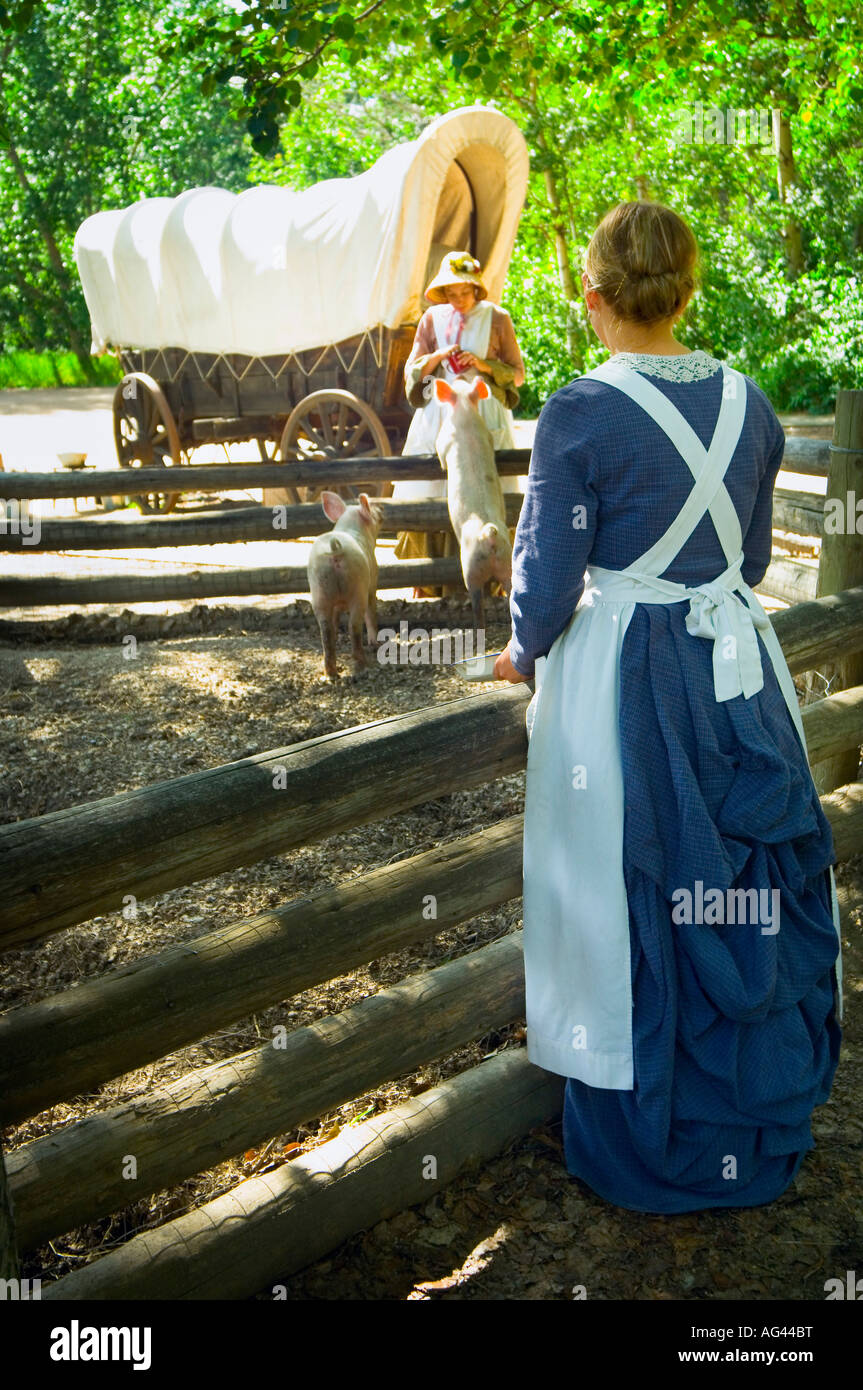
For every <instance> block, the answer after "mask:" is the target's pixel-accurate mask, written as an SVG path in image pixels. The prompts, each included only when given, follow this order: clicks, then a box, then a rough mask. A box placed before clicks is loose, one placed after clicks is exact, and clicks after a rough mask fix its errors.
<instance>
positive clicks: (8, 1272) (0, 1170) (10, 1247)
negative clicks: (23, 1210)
mask: <svg viewBox="0 0 863 1390" xmlns="http://www.w3.org/2000/svg"><path fill="white" fill-rule="evenodd" d="M18 1274H19V1270H18V1247H17V1243H16V1240H15V1217H14V1214H13V1212H12V1197H11V1194H10V1192H9V1184H8V1182H7V1180H6V1163H5V1161H4V1158H3V1143H2V1141H0V1279H17V1278H18Z"/></svg>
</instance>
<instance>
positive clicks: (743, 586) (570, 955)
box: [495, 202, 841, 1212]
mask: <svg viewBox="0 0 863 1390" xmlns="http://www.w3.org/2000/svg"><path fill="white" fill-rule="evenodd" d="M696 261H697V246H696V243H695V238H694V236H693V234H692V232H691V230H690V228H689V227H688V226H687V225H686V223H685V222H684V221H683V220H682V219H681V218H680V217H679V216H677V214H676V213H674V212H673V211H671V210H670V209H669V208H666V207H663V206H662V205H660V204H656V203H646V202H645V203H641V202H640V203H622V204H620V205H619V206H618V207H616V208H614V209H613V210H612V211H611V212H610V213H608V214H607V216H606V217H605V218H604V219H603V221H602V222H601V223H600V225H599V227H598V228H597V230H596V232H595V234H594V236H593V238H592V240H591V243H590V247H589V249H588V254H587V258H586V262H585V274H584V276H583V283H584V288H585V297H586V301H587V306H588V312H589V315H590V320H591V323H592V325H593V327H594V329H595V331H596V333H597V335H598V337H599V338H600V339H601V341H602V342H603V343H604V344H605V346H606V347H607V348H608V349H609V352H610V353H611V357H610V359H609V361H608V362H606V363H604V364H603V366H602V367H600V368H597V369H595V370H594V371H593V372H589V373H587V374H586V375H585V376H583V377H579V378H577V379H576V380H574V381H572V382H571V383H570V384H569V385H568V386H565V387H564V388H563V389H562V390H560V391H557V392H555V394H554V395H553V396H552V397H551V398H550V399H549V401H548V402H547V403H546V405H545V407H544V409H543V411H542V414H541V415H540V419H539V423H538V425H537V431H536V439H535V443H534V448H533V455H532V460H531V468H530V474H529V477H528V482H527V488H526V492H525V499H524V504H523V507H522V512H521V517H520V520H519V524H518V530H517V532H516V541H515V547H514V552H513V577H512V592H511V598H510V608H511V614H512V638H511V640H510V642H509V644H508V646H507V648H506V650H505V652H504V653H503V654H502V655H501V656H500V657H499V658H498V661H497V664H496V666H495V675H496V677H498V678H499V679H506V680H509V681H521V680H527V679H530V678H531V677H532V676H533V675H535V676H536V694H535V695H534V698H533V700H532V701H531V703H530V706H529V708H528V716H527V723H528V733H529V738H530V742H529V746H528V762H527V781H526V796H525V838H524V950H525V983H526V999H527V1025H528V1056H529V1057H530V1059H531V1060H532V1061H534V1062H535V1063H537V1065H539V1066H542V1067H544V1068H546V1069H547V1070H550V1071H554V1072H557V1073H558V1074H560V1075H563V1076H566V1077H567V1078H568V1080H567V1085H566V1092H565V1104H564V1115H563V1127H564V1150H565V1156H566V1164H567V1168H568V1170H569V1172H570V1173H571V1174H572V1175H573V1176H576V1177H579V1178H581V1179H583V1180H584V1181H585V1182H586V1183H588V1184H589V1186H590V1187H591V1188H593V1190H594V1191H595V1192H596V1193H598V1194H599V1195H600V1196H602V1197H604V1198H605V1199H607V1200H608V1201H611V1202H614V1203H615V1204H617V1205H619V1206H622V1207H627V1208H630V1209H632V1210H636V1211H648V1212H680V1211H694V1210H699V1209H702V1208H707V1207H717V1206H727V1207H735V1206H739V1207H742V1206H756V1205H760V1204H762V1203H765V1202H769V1201H771V1200H773V1198H775V1197H776V1196H778V1195H779V1194H780V1193H781V1192H783V1191H784V1190H785V1188H786V1187H787V1186H788V1184H789V1183H790V1182H791V1181H792V1180H793V1178H794V1176H795V1174H796V1173H797V1171H798V1168H799V1167H800V1164H801V1162H802V1160H803V1157H804V1154H805V1153H806V1151H807V1150H808V1149H810V1148H812V1147H813V1139H812V1134H811V1128H810V1117H811V1113H812V1110H813V1107H814V1106H816V1105H819V1104H823V1102H824V1101H825V1100H826V1099H827V1098H828V1096H829V1093H830V1087H831V1084H832V1080H833V1075H834V1072H835V1069H836V1064H837V1061H838V1055H839V1042H840V1028H839V1022H838V1018H839V1007H840V1006H839V994H840V989H841V974H840V972H839V938H838V927H839V922H838V908H837V904H836V894H835V885H834V881H833V871H832V868H831V865H832V863H833V860H834V853H833V841H832V836H831V832H830V827H829V824H828V822H827V820H826V818H825V816H824V813H823V811H822V809H821V805H820V802H819V798H818V794H817V792H816V790H815V787H814V784H813V781H812V777H811V774H810V771H809V765H808V761H807V757H806V751H805V739H804V736H803V726H802V722H801V719H800V713H799V709H798V703H797V698H796V695H795V692H794V686H793V682H792V681H791V677H790V675H789V673H788V668H787V665H786V663H785V659H784V657H783V656H782V652H781V648H780V647H779V643H778V641H777V639H776V636H775V634H774V632H773V629H772V627H771V625H770V623H769V621H768V619H767V618H766V615H765V614H764V610H763V609H762V607H761V605H760V603H759V601H758V599H757V597H756V596H755V594H754V593H753V592H752V587H751V586H754V585H756V584H758V583H759V582H760V581H761V579H762V577H763V575H764V572H765V570H766V568H767V565H768V564H769V561H770V554H771V541H772V537H771V520H772V497H773V487H774V481H775V478H776V474H777V472H778V470H779V468H780V465H781V462H782V456H783V450H784V434H783V431H782V428H781V425H780V424H779V421H778V420H777V418H776V415H775V413H774V411H773V409H772V407H771V405H770V403H769V401H768V400H767V397H766V396H765V395H764V393H763V392H762V391H761V390H760V388H759V387H758V386H757V385H756V384H755V382H754V381H753V380H752V379H751V378H749V377H746V376H744V375H742V374H741V373H739V372H736V371H733V370H732V369H730V368H728V367H727V366H726V365H725V364H723V363H721V362H719V361H718V360H717V359H715V358H713V357H711V356H710V355H709V354H708V353H706V352H702V351H696V352H689V351H687V350H686V349H685V348H683V347H681V345H680V344H679V343H677V342H676V341H675V339H674V336H673V332H672V329H673V326H674V324H675V322H676V320H677V319H678V318H679V316H680V314H681V313H682V312H683V310H684V309H685V307H686V304H687V303H688V300H689V298H690V297H691V294H692V292H693V290H694V288H695V267H696Z"/></svg>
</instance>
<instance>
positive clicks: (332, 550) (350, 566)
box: [308, 492, 381, 680]
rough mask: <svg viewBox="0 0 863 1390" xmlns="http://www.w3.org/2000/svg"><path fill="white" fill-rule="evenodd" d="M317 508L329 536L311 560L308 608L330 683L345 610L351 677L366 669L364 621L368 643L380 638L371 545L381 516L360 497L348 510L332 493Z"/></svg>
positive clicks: (335, 670) (315, 547)
mask: <svg viewBox="0 0 863 1390" xmlns="http://www.w3.org/2000/svg"><path fill="white" fill-rule="evenodd" d="M321 506H322V507H323V509H324V513H325V515H326V516H328V517H329V519H330V521H334V522H335V526H334V527H333V529H332V531H328V532H327V533H326V534H325V535H323V536H317V537H316V539H315V540H314V542H313V544H312V551H311V554H310V556H309V563H308V573H309V592H310V594H311V597H312V608H313V609H314V612H315V617H316V618H317V620H318V626H319V628H320V630H321V642H322V644H323V651H324V674H325V675H326V676H328V677H329V678H330V679H331V680H334V679H335V678H336V677H337V676H338V674H339V669H338V666H337V665H336V633H337V630H338V621H339V616H340V615H341V613H342V612H344V611H345V610H347V612H348V614H349V618H350V628H351V650H352V655H353V660H354V674H358V673H359V672H360V671H362V670H363V668H364V667H365V664H366V658H365V653H364V652H363V618H364V617H365V624H366V630H367V632H368V635H369V641H370V642H371V643H372V645H373V646H374V644H375V643H376V642H377V637H378V612H377V603H378V599H377V583H378V564H377V560H376V558H375V541H376V540H377V534H378V531H379V530H380V524H381V511H380V508H379V507H376V506H374V505H373V504H372V503H371V502H369V499H368V497H367V496H366V494H365V493H364V492H362V493H360V500H359V504H358V505H355V506H350V507H349V506H348V505H347V504H346V503H345V502H344V501H343V500H342V498H341V497H339V495H338V493H336V492H323V493H321Z"/></svg>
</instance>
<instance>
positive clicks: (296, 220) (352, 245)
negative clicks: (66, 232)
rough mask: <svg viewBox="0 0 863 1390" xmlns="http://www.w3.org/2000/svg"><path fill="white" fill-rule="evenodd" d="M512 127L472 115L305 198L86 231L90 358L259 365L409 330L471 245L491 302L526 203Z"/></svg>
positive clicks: (453, 116) (131, 214) (229, 202)
mask: <svg viewBox="0 0 863 1390" xmlns="http://www.w3.org/2000/svg"><path fill="white" fill-rule="evenodd" d="M527 176H528V154H527V146H526V144H525V141H524V137H523V136H522V134H521V131H520V130H519V128H518V126H517V125H515V123H514V122H513V121H511V120H509V118H508V117H506V116H504V115H502V114H501V113H500V112H499V111H493V110H491V109H489V108H487V107H483V106H468V107H464V108H462V109H461V110H458V111H452V112H450V113H448V114H447V115H445V116H440V117H438V119H436V120H434V121H433V122H432V123H431V125H429V126H428V127H427V128H426V130H424V131H423V133H422V135H421V136H420V137H419V139H417V140H412V141H410V142H408V143H406V144H403V145H397V146H395V147H394V148H393V149H391V150H388V151H387V153H386V154H384V155H382V156H381V158H380V159H378V160H377V161H376V163H375V164H373V165H372V167H371V168H370V169H368V170H367V171H366V172H365V173H364V174H359V175H357V176H356V177H355V178H348V179H327V180H326V181H325V182H323V183H317V184H314V185H313V186H312V187H311V188H308V189H305V190H304V191H302V192H295V191H293V190H291V189H288V188H280V187H277V186H275V185H272V184H262V185H259V186H258V187H255V188H250V189H247V190H246V191H244V192H242V193H229V192H227V191H226V190H224V189H220V188H192V189H190V190H189V191H188V192H186V193H182V194H181V195H180V196H179V197H178V198H146V199H141V201H140V202H137V203H133V204H132V206H131V207H128V208H121V209H119V210H118V211H115V212H99V213H96V214H95V216H93V217H88V218H87V220H86V222H84V223H82V225H81V226H80V227H79V229H78V234H77V236H76V238H75V260H76V263H77V266H78V271H79V274H80V276H81V284H82V286H83V289H84V297H85V299H86V301H87V307H88V309H89V311H90V319H91V323H92V331H93V351H94V352H103V351H104V350H105V348H106V347H108V346H114V347H130V348H166V347H179V348H185V349H186V350H188V351H192V352H212V353H228V352H232V353H244V354H248V355H250V356H255V357H263V356H267V355H270V354H278V353H290V352H300V351H302V350H303V349H306V348H315V347H323V346H324V345H326V344H329V343H335V342H340V341H341V340H343V339H345V338H350V337H353V336H354V335H355V334H361V333H363V332H365V331H366V330H370V329H374V328H376V327H377V326H378V325H380V324H382V325H384V326H385V327H387V328H397V327H399V326H400V325H401V324H404V323H416V322H417V320H418V319H419V317H420V315H421V314H422V312H423V309H424V308H426V307H427V305H426V302H425V300H424V299H423V290H424V288H425V286H426V284H427V283H428V280H429V279H430V278H431V275H432V274H433V273H434V272H435V271H436V270H437V268H438V266H439V264H440V258H441V256H442V255H443V254H444V252H446V251H450V250H462V249H468V248H469V247H470V245H471V230H472V222H471V219H472V216H473V217H474V218H475V222H474V224H473V227H474V232H475V238H476V239H475V253H476V255H477V256H478V257H479V260H480V261H481V263H482V266H483V276H484V279H485V282H486V284H487V286H488V290H489V295H490V297H491V298H492V299H493V300H496V301H497V300H499V298H500V295H501V292H502V290H503V284H504V280H505V278H506V272H507V268H508V265H509V259H510V256H511V254H512V247H513V243H514V241H515V234H516V230H517V227H518V220H519V216H520V214H521V209H522V204H523V202H524V197H525V192H526V188H527Z"/></svg>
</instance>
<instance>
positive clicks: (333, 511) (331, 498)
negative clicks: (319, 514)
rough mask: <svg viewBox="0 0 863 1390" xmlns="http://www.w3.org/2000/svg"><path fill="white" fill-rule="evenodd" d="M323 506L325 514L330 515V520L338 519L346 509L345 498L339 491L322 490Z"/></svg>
mask: <svg viewBox="0 0 863 1390" xmlns="http://www.w3.org/2000/svg"><path fill="white" fill-rule="evenodd" d="M321 506H322V507H323V509H324V514H325V515H326V516H328V517H329V519H330V521H338V519H339V517H340V516H341V514H342V512H343V511H344V510H345V501H344V498H342V497H339V494H338V493H337V492H322V493H321Z"/></svg>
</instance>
